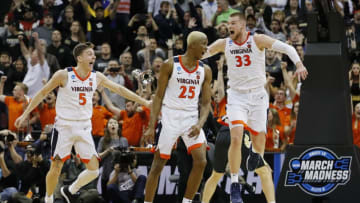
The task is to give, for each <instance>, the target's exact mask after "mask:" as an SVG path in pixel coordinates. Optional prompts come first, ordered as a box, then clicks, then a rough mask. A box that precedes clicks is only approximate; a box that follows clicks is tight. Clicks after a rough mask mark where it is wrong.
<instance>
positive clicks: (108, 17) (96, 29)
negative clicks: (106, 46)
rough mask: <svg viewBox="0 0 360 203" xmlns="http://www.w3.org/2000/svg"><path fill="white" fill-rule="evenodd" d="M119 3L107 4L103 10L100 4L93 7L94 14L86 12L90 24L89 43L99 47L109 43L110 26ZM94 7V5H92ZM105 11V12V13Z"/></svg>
mask: <svg viewBox="0 0 360 203" xmlns="http://www.w3.org/2000/svg"><path fill="white" fill-rule="evenodd" d="M118 4H119V1H115V2H114V3H111V4H109V5H108V6H107V7H106V8H105V9H104V8H103V7H102V5H101V4H100V5H99V6H97V7H95V8H94V10H95V12H90V11H91V10H89V9H90V8H88V10H87V13H88V14H87V17H88V20H89V21H90V24H91V42H92V43H93V44H94V45H95V46H99V45H101V44H102V43H104V42H110V31H111V30H110V24H111V21H112V20H113V19H114V18H115V15H116V9H117V6H118ZM94 5H96V3H94ZM105 11H107V12H105Z"/></svg>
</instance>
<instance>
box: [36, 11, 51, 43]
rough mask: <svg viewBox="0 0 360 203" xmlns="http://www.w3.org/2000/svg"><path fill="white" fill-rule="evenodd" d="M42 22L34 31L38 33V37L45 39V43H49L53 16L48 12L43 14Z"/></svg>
mask: <svg viewBox="0 0 360 203" xmlns="http://www.w3.org/2000/svg"><path fill="white" fill-rule="evenodd" d="M43 21H44V24H43V25H42V26H39V27H37V28H35V29H34V31H35V32H37V33H39V38H40V39H44V40H46V43H47V44H51V34H52V32H53V31H54V26H53V25H54V17H53V14H52V13H50V12H47V13H45V15H44V19H43Z"/></svg>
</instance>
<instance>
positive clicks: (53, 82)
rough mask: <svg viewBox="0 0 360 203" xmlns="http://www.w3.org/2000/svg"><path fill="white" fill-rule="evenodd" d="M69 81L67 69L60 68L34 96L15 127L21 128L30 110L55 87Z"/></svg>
mask: <svg viewBox="0 0 360 203" xmlns="http://www.w3.org/2000/svg"><path fill="white" fill-rule="evenodd" d="M66 81H67V71H66V70H59V71H57V72H56V73H55V74H54V75H53V77H52V78H51V79H50V80H49V82H47V83H46V84H45V85H44V87H43V88H42V89H41V90H40V91H39V92H38V93H37V94H36V95H35V96H34V98H32V100H31V101H30V103H29V105H28V106H27V107H26V109H25V111H24V113H23V114H22V115H21V116H20V117H19V118H17V119H16V121H15V127H17V128H19V127H20V126H21V124H22V123H23V122H25V120H26V118H27V117H28V116H29V114H30V112H31V111H32V110H34V109H35V107H37V106H38V105H39V103H40V102H41V101H42V100H43V99H44V98H45V97H46V96H47V95H48V94H49V93H50V92H51V91H52V90H54V89H55V88H57V87H58V86H63V85H64V84H65V83H66Z"/></svg>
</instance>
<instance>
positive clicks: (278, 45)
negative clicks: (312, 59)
mask: <svg viewBox="0 0 360 203" xmlns="http://www.w3.org/2000/svg"><path fill="white" fill-rule="evenodd" d="M271 48H272V49H273V50H274V51H278V52H280V53H283V54H286V55H288V56H289V58H290V59H291V61H292V62H293V63H294V64H295V65H296V63H297V62H300V61H301V60H300V57H299V55H298V54H297V52H296V50H295V48H294V47H293V46H290V45H288V44H286V43H284V42H281V41H279V40H275V42H274V43H273V45H272V47H271Z"/></svg>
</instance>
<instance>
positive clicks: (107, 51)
mask: <svg viewBox="0 0 360 203" xmlns="http://www.w3.org/2000/svg"><path fill="white" fill-rule="evenodd" d="M110 60H114V58H112V56H111V46H110V44H109V43H107V42H104V43H102V45H101V52H100V57H99V58H96V60H95V64H94V70H96V71H99V72H104V71H105V68H106V67H107V66H108V63H109V61H110Z"/></svg>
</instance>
